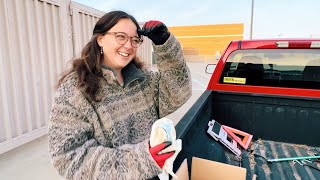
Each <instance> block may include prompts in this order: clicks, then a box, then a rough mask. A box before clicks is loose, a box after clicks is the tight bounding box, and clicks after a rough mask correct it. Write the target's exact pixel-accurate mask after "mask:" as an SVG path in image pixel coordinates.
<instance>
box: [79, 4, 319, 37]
mask: <svg viewBox="0 0 320 180" xmlns="http://www.w3.org/2000/svg"><path fill="white" fill-rule="evenodd" d="M74 1H75V2H78V3H81V4H84V5H87V6H90V7H93V8H95V9H99V10H101V11H104V12H108V11H111V10H123V11H126V12H128V13H129V14H131V15H133V16H134V17H135V18H136V19H137V20H138V21H139V22H143V21H147V20H160V21H163V22H164V23H165V24H166V25H167V26H187V25H206V24H229V23H244V29H245V30H244V38H245V39H248V38H249V37H250V22H251V3H252V0H159V1H153V2H152V1H151V0H74ZM319 19H320V0H255V1H254V15H253V20H254V21H253V38H258V39H261V38H305V37H308V38H309V37H317V38H320V21H319Z"/></svg>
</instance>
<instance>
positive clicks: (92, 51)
mask: <svg viewBox="0 0 320 180" xmlns="http://www.w3.org/2000/svg"><path fill="white" fill-rule="evenodd" d="M120 19H131V20H132V22H133V23H134V24H135V25H136V26H137V29H140V26H139V24H138V22H137V20H136V19H135V18H134V17H133V16H131V15H129V14H127V13H126V12H123V11H111V12H108V13H106V14H105V15H104V16H102V17H101V19H100V20H99V21H98V22H97V23H96V25H95V27H94V29H93V35H92V38H91V40H90V41H89V42H88V43H87V44H86V45H85V47H84V48H83V49H82V51H81V56H80V57H79V58H76V59H74V60H72V67H71V69H69V70H67V71H66V72H64V73H63V74H62V77H61V78H60V79H59V81H58V85H57V86H58V87H59V86H60V85H61V83H62V82H63V80H64V79H65V78H66V76H68V75H69V74H71V73H73V72H76V74H77V76H78V87H80V88H81V89H83V90H84V92H85V93H86V95H87V96H89V97H90V98H91V99H92V100H94V101H99V100H100V99H99V98H97V97H96V94H97V93H98V91H99V88H100V87H99V84H100V83H99V81H100V78H101V77H102V71H101V64H102V63H103V54H101V53H100V50H101V47H100V46H99V44H98V42H97V37H98V36H99V35H104V34H105V33H106V32H107V31H108V30H109V29H111V28H112V27H113V26H114V25H116V24H117V23H118V22H119V20H120ZM139 37H140V34H139ZM132 62H133V63H134V64H135V65H136V66H137V67H138V68H142V66H143V63H142V62H140V61H139V59H138V58H137V57H134V59H133V61H132Z"/></svg>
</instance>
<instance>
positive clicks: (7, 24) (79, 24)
mask: <svg viewBox="0 0 320 180" xmlns="http://www.w3.org/2000/svg"><path fill="white" fill-rule="evenodd" d="M103 14H104V12H102V11H98V10H96V9H93V8H90V7H87V6H84V5H82V4H79V3H75V2H71V1H70V0H0V33H1V41H0V154H1V153H4V152H6V151H9V150H11V149H13V148H15V147H17V146H20V145H22V144H25V143H27V142H29V141H31V140H33V139H36V138H38V137H40V136H42V135H45V134H46V133H47V131H48V130H47V126H48V121H49V116H50V110H51V104H52V99H53V96H54V94H55V85H56V83H57V79H58V75H59V74H61V73H62V72H63V71H64V70H66V69H67V62H68V61H69V60H71V59H72V58H73V57H75V56H79V54H80V51H81V49H82V48H83V47H84V45H85V44H86V43H87V42H88V41H89V40H90V38H91V36H92V30H93V28H94V25H95V23H96V22H97V21H98V20H99V19H100V18H101V16H102V15H103ZM151 50H152V49H151V43H150V42H149V41H148V40H145V43H144V45H143V46H142V47H140V49H139V52H138V54H139V56H140V57H142V60H143V61H145V62H146V64H150V62H151V59H152V54H151V52H150V51H151Z"/></svg>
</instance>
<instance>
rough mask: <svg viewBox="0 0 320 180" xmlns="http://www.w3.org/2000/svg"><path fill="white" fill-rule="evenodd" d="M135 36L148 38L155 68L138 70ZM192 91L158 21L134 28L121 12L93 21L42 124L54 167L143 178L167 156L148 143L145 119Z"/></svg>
mask: <svg viewBox="0 0 320 180" xmlns="http://www.w3.org/2000/svg"><path fill="white" fill-rule="evenodd" d="M141 35H145V36H147V37H149V38H150V39H151V40H152V41H153V48H154V52H155V55H156V60H157V65H158V69H159V72H148V71H146V70H144V69H143V68H142V67H141V63H139V61H138V58H137V57H136V52H137V48H138V46H139V45H140V44H141V43H142V39H141ZM190 95H191V85H190V73H189V69H188V67H187V66H186V63H185V61H184V57H183V53H182V51H181V46H180V44H179V43H178V41H177V40H176V39H175V37H174V36H173V35H172V34H170V33H169V32H168V30H167V28H166V26H165V25H164V24H163V23H161V22H159V21H149V22H147V23H146V24H145V25H144V27H143V29H142V30H141V29H140V27H139V25H138V23H137V21H136V20H135V19H134V17H132V16H131V15H128V14H127V13H125V12H122V11H112V12H109V13H107V14H105V15H104V16H103V17H102V18H101V19H100V20H99V21H98V22H97V24H96V25H95V28H94V30H93V36H92V38H91V40H90V42H89V43H88V44H87V45H86V46H85V47H84V49H83V50H82V53H81V57H80V58H78V59H76V60H74V61H73V64H72V68H71V70H69V71H68V72H67V73H66V74H65V75H64V76H63V77H62V78H61V79H60V80H59V83H58V90H57V94H56V96H55V99H54V103H53V107H52V112H51V117H50V122H49V151H50V154H51V158H52V162H53V165H54V167H55V168H56V169H57V170H58V172H59V174H60V175H62V176H64V177H65V178H67V179H148V178H152V177H155V176H157V175H158V174H159V173H161V168H162V166H163V163H164V161H165V160H166V159H167V158H169V157H170V156H172V155H173V153H172V152H171V153H168V154H162V155H158V154H157V153H158V152H159V151H161V150H162V149H164V148H165V147H166V146H167V145H168V144H166V143H163V144H160V145H158V146H156V147H154V148H150V147H149V140H148V139H149V137H150V131H151V126H152V124H153V123H154V122H155V121H156V120H157V119H159V118H162V117H164V116H166V115H168V114H170V113H172V112H174V111H175V110H177V109H178V108H179V107H180V106H181V105H182V104H184V103H185V102H186V101H187V99H188V98H189V97H190Z"/></svg>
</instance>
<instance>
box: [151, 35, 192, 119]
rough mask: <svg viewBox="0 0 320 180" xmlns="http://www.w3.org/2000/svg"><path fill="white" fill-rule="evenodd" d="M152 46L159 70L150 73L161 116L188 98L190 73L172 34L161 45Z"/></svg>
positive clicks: (173, 109) (176, 107) (178, 44)
mask: <svg viewBox="0 0 320 180" xmlns="http://www.w3.org/2000/svg"><path fill="white" fill-rule="evenodd" d="M153 48H154V54H155V58H156V61H157V67H158V71H159V72H156V73H152V75H151V79H152V81H153V83H154V85H155V89H156V96H155V98H156V99H155V101H156V104H157V105H158V109H159V116H160V118H162V117H164V116H167V115H169V114H170V113H172V112H174V111H176V110H177V109H178V108H179V107H181V106H182V105H183V104H184V103H185V102H186V101H187V100H188V99H189V98H190V96H191V94H192V87H191V75H190V70H189V68H188V67H187V64H186V62H185V59H184V55H183V52H182V48H181V45H180V43H179V42H178V41H177V40H176V38H175V37H174V36H173V35H172V34H170V37H169V39H168V40H167V41H166V42H165V43H164V44H163V45H154V46H153Z"/></svg>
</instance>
